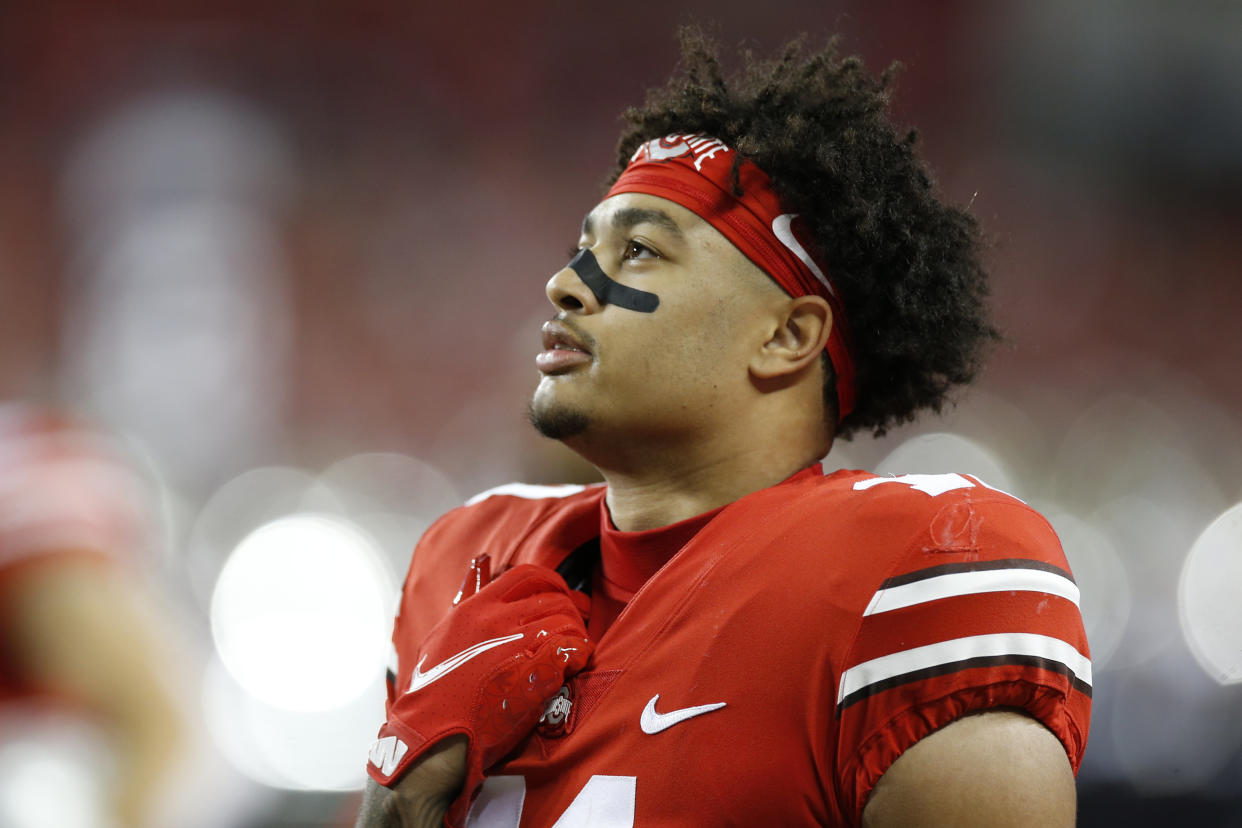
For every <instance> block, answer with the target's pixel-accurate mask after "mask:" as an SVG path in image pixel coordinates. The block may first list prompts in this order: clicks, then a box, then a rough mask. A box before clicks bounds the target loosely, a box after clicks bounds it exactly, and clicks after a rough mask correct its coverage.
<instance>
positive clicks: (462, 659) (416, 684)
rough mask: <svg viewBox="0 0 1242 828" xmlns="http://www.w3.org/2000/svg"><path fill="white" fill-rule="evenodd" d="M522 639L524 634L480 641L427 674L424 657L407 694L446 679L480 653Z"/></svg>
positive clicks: (416, 667) (416, 668)
mask: <svg viewBox="0 0 1242 828" xmlns="http://www.w3.org/2000/svg"><path fill="white" fill-rule="evenodd" d="M522 637H523V634H522V633H514V634H513V635H506V636H502V637H501V638H489V639H488V640H487V641H480V642H479V643H478V644H475V645H473V646H471V647H467V648H466V649H464V650H462V651H461V652H460V653H458V654H457V655H454V656H449V657H448V658H446V659H444V661H441V662H440V663H439V664H437V665H436V666H435V667H432V668H431V669H430V670H428V671H427V672H425V673H424V672H423V669H422V668H423V662H425V661H426V660H427V656H426V655H424V656H423V657H422V658H420V659H419V660H418V664H416V665H414V676H413V677H412V678H411V679H410V688H409V689H408V690H406V691H405V692H407V693H413V692H414V691H415V690H419V689H421V688H423V687H426V686H427V685H428V684H431V683H432V682H433V681H436V680H437V679H441V678H444V677H445V676H446V675H448V674H449V673H451V672H453V671H454V670H456V669H457V668H458V667H460V666H461V665H463V664H465V663H466V662H467V661H469V660H470V659H472V658H474V657H475V656H477V655H479V654H480V653H485V652H487V651H488V650H490V649H492V648H493V647H499V646H500V645H501V644H507V643H509V642H510V641H517V640H518V639H519V638H522Z"/></svg>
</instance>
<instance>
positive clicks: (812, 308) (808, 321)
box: [750, 296, 832, 379]
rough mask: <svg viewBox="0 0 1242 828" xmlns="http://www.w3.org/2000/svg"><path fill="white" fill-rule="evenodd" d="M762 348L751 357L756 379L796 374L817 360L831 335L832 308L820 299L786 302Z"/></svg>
mask: <svg viewBox="0 0 1242 828" xmlns="http://www.w3.org/2000/svg"><path fill="white" fill-rule="evenodd" d="M776 322H777V324H776V325H774V326H773V328H772V330H771V332H770V333H769V335H768V338H767V340H766V341H765V342H764V343H763V347H761V348H760V349H759V351H758V352H756V353H755V354H754V356H753V357H751V360H750V373H751V375H752V376H754V377H755V378H757V379H773V378H776V377H782V376H787V375H792V374H796V373H798V372H799V371H801V370H802V369H803V368H805V367H806V366H807V365H808V364H810V363H811V362H814V361H815V360H817V359H819V355H820V353H822V352H823V350H824V346H825V345H826V344H827V342H828V334H829V333H831V332H832V309H831V308H829V307H828V302H827V301H826V300H825V299H824V298H823V297H821V296H797V297H794V298H792V299H789V300H788V301H787V302H786V303H785V305H784V307H783V311H782V312H781V314H780V316H779V318H778V319H777V320H776Z"/></svg>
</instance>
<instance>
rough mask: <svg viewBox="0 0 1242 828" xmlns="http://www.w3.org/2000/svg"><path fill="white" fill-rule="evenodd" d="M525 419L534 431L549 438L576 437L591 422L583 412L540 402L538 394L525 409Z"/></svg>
mask: <svg viewBox="0 0 1242 828" xmlns="http://www.w3.org/2000/svg"><path fill="white" fill-rule="evenodd" d="M526 419H527V420H528V421H529V422H530V424H531V425H533V426H534V427H535V430H536V431H538V432H539V433H540V434H542V435H543V436H544V437H547V438H549V439H551V440H565V439H567V438H570V437H576V436H578V435H579V434H581V433H583V432H584V431H586V430H587V427H588V426H589V425H590V424H591V421H590V419H589V418H588V417H587V415H586V414H585V413H584V412H582V411H580V410H578V409H576V408H570V407H569V406H565V405H556V404H555V403H552V404H548V403H541V402H540V401H539V395H538V394H536V395H535V399H534V400H532V401H531V404H530V406H529V407H528V408H527V409H526Z"/></svg>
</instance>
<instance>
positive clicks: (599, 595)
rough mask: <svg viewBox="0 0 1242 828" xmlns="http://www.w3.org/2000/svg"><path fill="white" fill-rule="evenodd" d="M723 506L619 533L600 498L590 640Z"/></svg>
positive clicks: (609, 624) (605, 628) (598, 636)
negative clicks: (646, 527) (653, 525)
mask: <svg viewBox="0 0 1242 828" xmlns="http://www.w3.org/2000/svg"><path fill="white" fill-rule="evenodd" d="M723 508H724V507H723V506H721V507H719V508H717V509H712V510H711V511H710V512H704V513H703V514H701V515H696V516H694V517H692V518H687V519H686V520H683V521H680V522H678V523H672V524H669V525H668V526H661V527H659V528H658V529H648V530H646V531H643V532H622V531H621V530H620V529H617V528H616V527H615V526H613V525H612V517H611V516H610V515H609V514H608V504H607V503H605V502H604V501H600V509H599V512H600V536H599V553H600V554H599V557H600V566H599V567H598V568H596V570H595V577H594V579H593V582H592V585H591V618H590V621H588V622H587V634H588V635H590V637H591V639H592V640H593V641H598V640H599V639H600V637H601V636H602V635H603V634H604V633H605V632H607V630H608V628H609V627H610V626H612V622H613V621H615V620H616V618H617V616H618V615H620V614H621V610H623V609H625V605H626V604H627V603H628V602H629V600H630V599H631V598H633V597H634V593H636V592H638V590H639V588H640V587H641V586H642V585H643V584H645V583H647V581H648V579H650V578H651V576H652V575H654V574H656V571H657V570H659V569H660V567H662V566H664V564H666V563H668V561H669V559H670V558H672V557H673V556H674V555H676V554H677V552H678V550H680V549H681V548H682V547H683V546H685V545H686V544H687V543H688V542H689V541H690V539H691V538H693V537H694V536H695V535H696V534H698V532H699V530H700V529H702V528H703V527H704V526H706V525H707V523H708V521H710V520H711V519H712V518H714V517H715V516H716V515H717V514H719V513H720V510H721V509H723Z"/></svg>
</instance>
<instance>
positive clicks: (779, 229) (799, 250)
mask: <svg viewBox="0 0 1242 828" xmlns="http://www.w3.org/2000/svg"><path fill="white" fill-rule="evenodd" d="M797 217H798V214H797V213H784V214H782V215H779V216H777V217H776V218H774V219H772V232H773V233H774V234H775V235H776V238H777V239H778V240H779V241H780V243H781V244H783V245H785V246H786V247H788V248H789V250H790V252H792V253H793V254H794V255H795V256H797V257H798V258H799V259H801V260H802V263H803V264H804V265H806V266H807V268H808V269H809V270H810V271H811V273H813V274H814V275H815V278H816V279H819V281H820V282H821V283H823V285H824V287H826V288H828V292H829V293H831V294H832V295H833V296H836V295H837V292H836V291H835V290H833V289H832V284H831V283H830V282H829V281H828V277H827V276H825V275H824V271H822V270H820V269H819V265H817V264H815V260H814V259H812V258H811V254H810V253H807V252H806V248H804V247H803V246H802V245H801V244H799V243H798V240H797V239H796V238H794V234H793V228H792V227H791V226H790V225H792V224H793V220H794V219H796V218H797Z"/></svg>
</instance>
